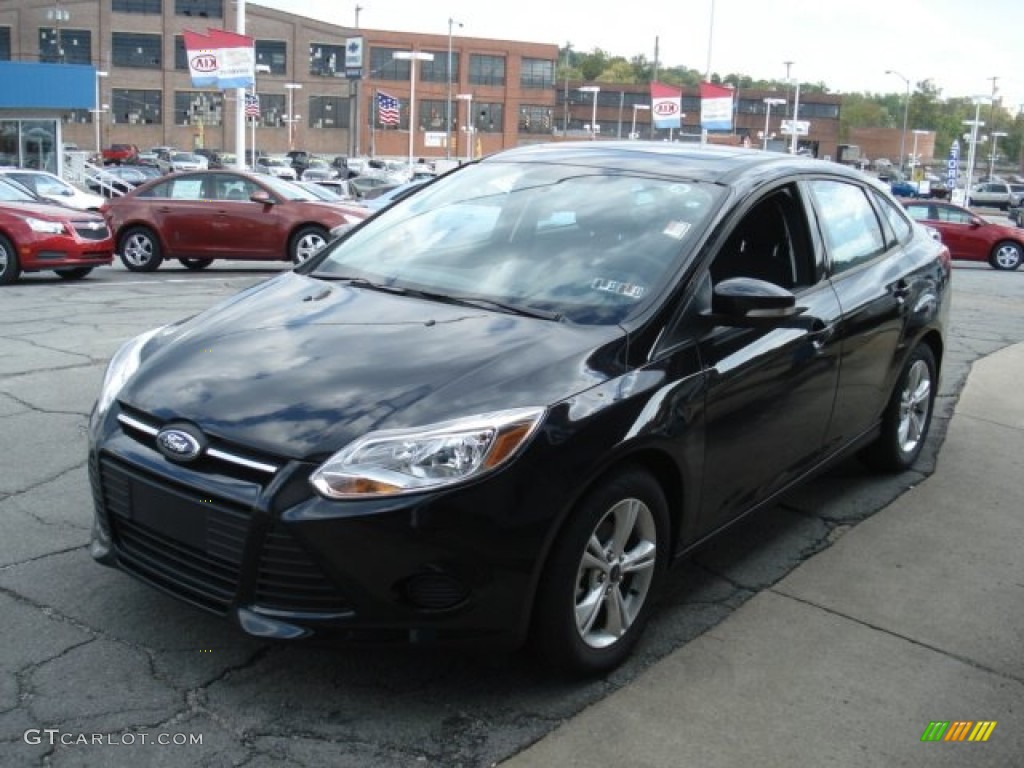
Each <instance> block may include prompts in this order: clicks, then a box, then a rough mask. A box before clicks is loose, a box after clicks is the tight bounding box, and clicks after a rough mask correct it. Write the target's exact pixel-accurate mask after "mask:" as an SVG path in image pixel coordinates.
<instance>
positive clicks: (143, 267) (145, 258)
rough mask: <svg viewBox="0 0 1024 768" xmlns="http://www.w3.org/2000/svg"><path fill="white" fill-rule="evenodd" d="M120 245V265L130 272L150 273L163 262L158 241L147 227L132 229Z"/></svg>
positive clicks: (123, 236) (122, 236)
mask: <svg viewBox="0 0 1024 768" xmlns="http://www.w3.org/2000/svg"><path fill="white" fill-rule="evenodd" d="M120 243H121V247H120V251H121V263H122V264H124V265H125V267H126V268H127V269H129V270H131V271H132V272H152V271H153V270H155V269H156V268H157V267H159V266H160V262H161V261H163V255H162V253H161V250H160V241H159V240H158V239H157V237H156V234H154V232H153V230H151V229H149V228H148V227H132V228H131V229H129V230H128V231H127V232H125V233H124V234H123V235H121V241H120Z"/></svg>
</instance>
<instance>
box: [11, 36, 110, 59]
mask: <svg viewBox="0 0 1024 768" xmlns="http://www.w3.org/2000/svg"><path fill="white" fill-rule="evenodd" d="M9 50H10V44H8V51H9ZM39 60H40V61H45V62H49V63H51V64H53V63H60V64H92V33H91V32H90V31H89V30H88V29H64V28H61V29H59V30H58V29H57V28H55V27H40V28H39Z"/></svg>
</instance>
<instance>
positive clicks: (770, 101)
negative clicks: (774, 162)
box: [761, 96, 786, 151]
mask: <svg viewBox="0 0 1024 768" xmlns="http://www.w3.org/2000/svg"><path fill="white" fill-rule="evenodd" d="M762 101H764V104H765V108H764V143H763V144H762V145H761V149H763V150H765V151H767V150H768V121H769V120H771V117H772V107H778V106H781V105H782V104H785V103H786V100H785V99H774V98H772V97H771V96H766V97H765V98H764V99H762Z"/></svg>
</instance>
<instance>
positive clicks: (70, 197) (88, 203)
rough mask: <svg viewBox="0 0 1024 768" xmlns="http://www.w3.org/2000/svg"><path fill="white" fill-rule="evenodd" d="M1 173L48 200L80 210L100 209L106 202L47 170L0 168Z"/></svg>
mask: <svg viewBox="0 0 1024 768" xmlns="http://www.w3.org/2000/svg"><path fill="white" fill-rule="evenodd" d="M0 174H3V175H4V176H6V177H7V178H9V179H13V180H14V181H16V182H18V183H19V184H21V185H22V186H23V187H26V188H27V189H28V190H29V191H30V192H32V193H34V194H36V195H38V196H39V197H45V198H46V199H47V200H53V201H54V202H57V203H60V204H61V205H66V206H68V207H69V208H75V209H77V210H79V211H98V210H99V209H100V206H102V205H103V202H104V200H103V198H102V197H100V196H99V195H94V194H92V193H90V192H83V191H82V190H80V189H79V188H78V187H76V186H73V185H72V184H69V183H68V182H66V181H64V179H62V178H61V177H60V176H55V175H54V174H52V173H49V172H47V171H31V170H28V169H26V168H10V169H3V170H0Z"/></svg>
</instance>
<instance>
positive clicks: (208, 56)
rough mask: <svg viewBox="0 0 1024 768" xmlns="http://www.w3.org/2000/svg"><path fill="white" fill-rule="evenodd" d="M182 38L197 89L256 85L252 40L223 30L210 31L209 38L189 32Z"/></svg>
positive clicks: (208, 32)
mask: <svg viewBox="0 0 1024 768" xmlns="http://www.w3.org/2000/svg"><path fill="white" fill-rule="evenodd" d="M182 35H183V36H184V38H185V57H186V58H187V59H188V71H189V74H190V75H191V76H192V85H193V86H195V87H197V88H201V87H203V86H208V85H214V86H217V87H218V88H220V89H222V90H224V89H227V88H248V87H249V86H251V85H252V84H253V75H254V73H255V69H256V56H255V52H254V49H253V39H252V38H251V37H247V36H245V35H239V34H236V33H235V32H226V31H224V30H223V29H208V30H206V34H205V35H203V34H200V33H198V32H192V31H190V30H187V29H186V30H184V31H183V32H182Z"/></svg>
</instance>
